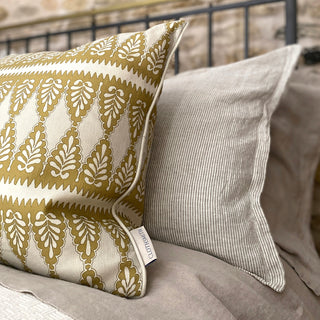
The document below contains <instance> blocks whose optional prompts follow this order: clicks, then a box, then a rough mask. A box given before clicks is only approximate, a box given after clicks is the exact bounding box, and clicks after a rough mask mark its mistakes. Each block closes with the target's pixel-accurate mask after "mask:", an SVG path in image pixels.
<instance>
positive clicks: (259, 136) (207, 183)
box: [144, 46, 300, 291]
mask: <svg viewBox="0 0 320 320" xmlns="http://www.w3.org/2000/svg"><path fill="white" fill-rule="evenodd" d="M299 53H300V47H299V46H290V47H286V48H283V49H281V50H276V51H274V52H271V53H269V54H266V55H263V56H260V57H257V58H253V59H249V60H244V61H241V62H239V63H235V64H231V65H227V66H222V67H217V68H208V69H203V70H196V71H192V72H188V73H185V74H180V75H179V76H177V77H174V78H172V79H168V80H166V81H165V84H164V87H163V95H162V96H161V98H160V100H159V104H158V111H159V114H158V120H157V123H156V127H155V136H154V143H153V150H152V152H151V158H150V165H149V169H148V173H147V180H146V185H147V187H146V202H145V216H144V223H145V226H146V228H147V230H148V232H149V233H150V236H151V237H153V238H154V239H157V240H161V241H165V242H170V243H174V244H178V245H181V246H184V247H188V248H191V249H195V250H199V251H202V252H205V253H209V254H212V255H214V256H216V257H218V258H220V259H222V260H224V261H226V262H228V263H230V264H232V265H234V266H236V267H238V268H241V269H243V270H245V271H246V272H248V273H250V274H251V275H253V276H254V277H256V278H257V279H258V280H259V281H261V282H262V283H264V284H266V285H268V286H270V287H271V288H273V289H274V290H276V291H281V290H283V288H284V285H285V279H284V271H283V267H282V264H281V261H280V259H279V256H278V253H277V250H276V248H275V244H274V242H273V240H272V237H271V235H270V231H269V228H268V224H267V222H266V219H265V216H264V214H263V211H262V208H261V206H260V195H261V192H262V188H263V184H264V179H265V170H266V165H267V160H268V154H269V144H270V135H269V129H270V118H271V115H272V113H273V111H274V110H275V108H276V106H277V103H278V102H279V99H280V97H281V95H282V92H283V90H284V88H285V85H286V82H287V80H288V78H289V76H290V74H291V72H292V70H293V68H294V66H295V64H296V61H297V58H298V56H299Z"/></svg>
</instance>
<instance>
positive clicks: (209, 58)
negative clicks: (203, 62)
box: [208, 3, 213, 67]
mask: <svg viewBox="0 0 320 320" xmlns="http://www.w3.org/2000/svg"><path fill="white" fill-rule="evenodd" d="M211 7H212V4H211V3H210V5H209V8H211ZM212 15H213V13H212V12H209V13H208V67H212V65H213V62H212V42H213V41H212V24H213V17H212Z"/></svg>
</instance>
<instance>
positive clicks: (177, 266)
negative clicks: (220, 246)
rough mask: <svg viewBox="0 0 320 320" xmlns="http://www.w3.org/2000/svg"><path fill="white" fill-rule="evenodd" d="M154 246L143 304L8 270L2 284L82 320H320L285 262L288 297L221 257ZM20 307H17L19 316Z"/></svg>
mask: <svg viewBox="0 0 320 320" xmlns="http://www.w3.org/2000/svg"><path fill="white" fill-rule="evenodd" d="M154 246H155V249H156V252H157V255H158V261H157V262H154V263H153V264H151V265H150V266H149V267H148V291H147V295H146V296H145V297H144V298H142V299H137V300H127V299H124V298H119V297H117V296H113V295H111V294H108V293H105V292H102V291H100V290H96V289H92V288H88V287H84V286H80V285H76V284H73V283H68V282H65V281H61V280H55V279H50V278H45V277H41V276H37V275H33V274H28V273H25V272H22V271H18V270H15V269H12V268H10V267H6V266H3V265H0V283H2V284H3V285H4V286H6V287H8V288H11V289H13V290H17V291H26V292H32V293H33V294H34V295H35V296H37V297H38V298H39V299H40V300H42V301H43V302H46V303H48V304H50V305H53V306H55V307H56V308H57V309H58V310H60V311H61V312H62V313H64V314H66V315H69V316H70V317H72V318H73V319H77V320H93V319H95V320H100V319H104V320H105V319H112V320H117V319H139V320H140V319H141V320H143V319H146V320H150V319H172V320H174V319H177V320H178V319H183V320H185V319H202V320H205V319H219V320H229V319H230V320H231V319H232V320H234V319H243V320H251V319H252V320H257V319H259V320H264V319H272V320H274V319H276V320H277V319H279V320H295V319H303V320H308V319H312V320H318V319H320V297H316V296H315V295H314V294H313V293H312V292H311V291H310V290H309V289H308V288H307V287H306V286H305V285H304V284H303V282H302V281H301V280H300V278H299V277H298V276H297V274H296V273H295V272H294V270H293V269H291V267H290V266H289V265H288V264H287V263H286V262H285V261H283V263H284V268H285V272H286V281H287V285H286V288H285V290H284V292H283V293H276V292H274V291H273V290H272V289H270V288H269V287H266V286H264V285H262V284H261V283H260V282H258V281H257V280H255V279H254V278H253V277H251V276H250V275H248V274H246V273H245V272H243V271H241V270H239V269H236V268H234V267H233V266H231V265H229V264H226V263H225V262H223V261H221V260H219V259H216V258H215V257H212V256H209V255H207V254H204V253H200V252H196V251H193V250H189V249H185V248H182V247H178V246H175V245H171V244H166V243H162V242H158V241H154ZM14 305H15V301H12V310H13V311H14V309H15V308H14ZM1 310H2V311H1ZM2 312H3V313H4V312H5V310H4V309H3V308H1V301H0V318H1V319H3V317H1V313H2ZM15 319H18V315H17V317H16V318H15ZM61 319H62V318H61Z"/></svg>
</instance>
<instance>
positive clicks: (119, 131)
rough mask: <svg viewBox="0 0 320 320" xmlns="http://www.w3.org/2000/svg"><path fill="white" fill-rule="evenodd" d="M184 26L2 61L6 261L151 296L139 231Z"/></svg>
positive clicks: (0, 170) (0, 203)
mask: <svg viewBox="0 0 320 320" xmlns="http://www.w3.org/2000/svg"><path fill="white" fill-rule="evenodd" d="M185 26H186V23H185V22H183V21H178V22H172V23H169V22H168V23H164V24H160V25H158V26H155V27H153V28H150V29H149V30H147V31H145V32H137V33H126V34H119V35H115V36H110V37H108V38H105V39H101V40H97V41H94V42H92V43H88V44H86V45H83V46H81V47H78V48H76V49H73V50H69V51H66V52H40V53H36V54H23V55H18V56H14V57H10V56H9V57H7V58H4V59H1V60H0V101H1V102H0V128H1V129H0V223H1V225H0V226H1V228H0V257H1V262H2V263H5V264H8V265H11V266H13V267H16V268H19V269H23V270H26V271H28V272H34V273H37V274H41V275H45V276H50V277H54V278H60V279H64V280H68V281H72V282H76V283H81V284H84V285H88V286H91V287H95V288H98V289H102V290H105V291H108V292H112V293H114V294H116V295H120V296H128V297H134V296H135V297H136V296H143V295H144V293H145V289H146V271H145V267H144V264H143V261H142V257H141V254H140V252H139V250H138V248H137V247H136V244H135V241H134V239H133V238H132V236H131V234H130V230H131V229H133V228H135V227H138V226H140V225H141V220H142V214H143V200H144V177H145V172H146V167H147V162H148V161H147V160H148V152H149V150H150V145H151V140H152V139H151V138H152V131H153V124H154V120H155V114H156V112H155V107H154V106H155V102H156V99H157V97H158V96H159V93H160V90H161V86H162V81H163V76H164V72H165V70H166V68H167V66H168V61H169V59H170V57H171V56H172V54H173V52H174V50H175V48H176V47H177V45H178V43H179V41H180V38H181V36H182V33H183V30H184V29H185Z"/></svg>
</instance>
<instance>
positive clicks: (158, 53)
mask: <svg viewBox="0 0 320 320" xmlns="http://www.w3.org/2000/svg"><path fill="white" fill-rule="evenodd" d="M166 47H167V40H166V39H163V40H162V41H161V42H160V43H158V44H156V45H155V46H154V47H153V48H152V49H153V50H151V51H150V53H149V54H148V56H147V61H148V65H147V70H148V71H151V72H153V74H155V75H158V73H159V72H160V71H161V70H162V68H163V65H164V63H165V60H166V56H167V52H166V51H167V50H166Z"/></svg>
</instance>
